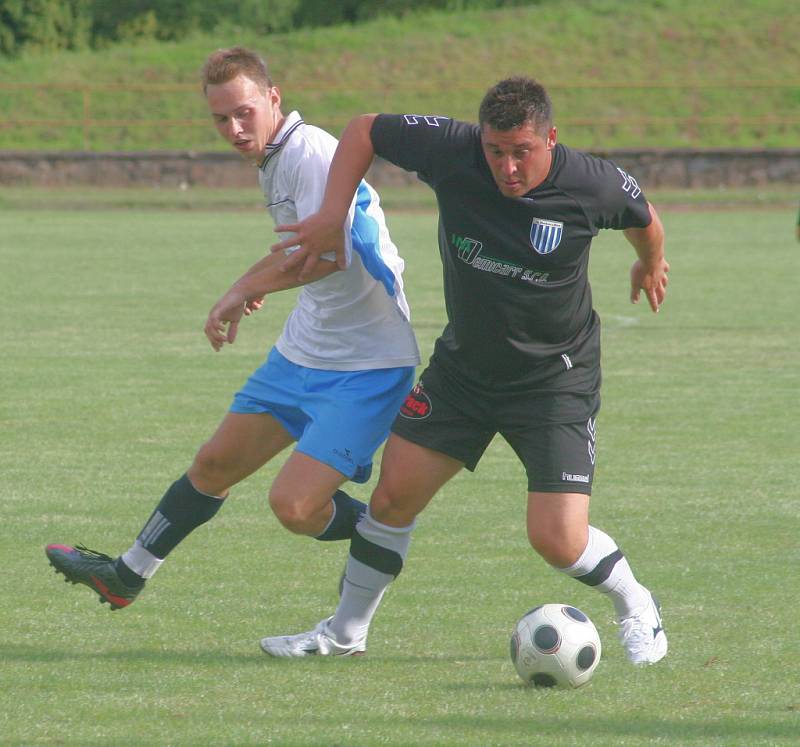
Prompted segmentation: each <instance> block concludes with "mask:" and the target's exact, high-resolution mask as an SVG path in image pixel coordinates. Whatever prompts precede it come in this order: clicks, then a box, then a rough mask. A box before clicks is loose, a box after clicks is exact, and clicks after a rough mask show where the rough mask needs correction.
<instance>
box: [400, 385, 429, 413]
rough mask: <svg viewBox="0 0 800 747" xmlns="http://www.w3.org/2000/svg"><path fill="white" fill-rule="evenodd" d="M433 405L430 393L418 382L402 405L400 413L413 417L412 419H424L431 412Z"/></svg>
mask: <svg viewBox="0 0 800 747" xmlns="http://www.w3.org/2000/svg"><path fill="white" fill-rule="evenodd" d="M432 409H433V405H431V401H430V399H428V395H427V394H425V390H424V389H423V388H422V386H421V385H420V384H417V385H416V386H415V387H414V388H413V389H412V390H411V391H410V392H409V394H408V396H407V397H406V401H405V402H403V404H402V406H401V407H400V414H401V415H402V416H403V417H404V418H411V419H412V420H422V419H423V418H427V417H428V415H430V414H431V410H432Z"/></svg>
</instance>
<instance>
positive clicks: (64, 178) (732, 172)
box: [0, 148, 800, 188]
mask: <svg viewBox="0 0 800 747" xmlns="http://www.w3.org/2000/svg"><path fill="white" fill-rule="evenodd" d="M598 155H602V156H604V157H606V158H610V159H612V160H613V161H615V162H616V163H617V164H618V165H619V166H620V167H622V168H623V169H625V170H626V171H628V172H629V173H631V174H633V175H634V176H635V177H636V179H637V181H638V182H639V183H640V184H642V185H643V186H645V187H647V188H653V187H725V186H727V187H763V186H766V185H770V184H791V185H795V184H797V185H800V148H797V149H772V150H738V149H728V150H680V149H664V150H609V151H602V152H598ZM368 178H369V179H370V181H371V182H372V183H373V184H374V185H375V186H381V185H384V184H403V183H406V182H412V181H415V177H414V176H413V175H410V174H406V173H405V172H402V171H400V170H399V169H397V168H395V167H394V166H392V165H390V164H387V163H385V162H382V161H376V163H375V164H374V165H373V167H372V170H371V172H370V174H369V177H368ZM255 180H256V174H255V167H254V166H252V165H251V164H249V163H246V162H244V161H242V160H241V158H240V157H239V156H238V155H237V154H236V153H233V152H231V153H226V152H219V153H216V152H214V153H194V152H189V151H185V152H184V151H163V152H161V151H154V152H140V153H83V152H74V153H71V152H60V151H59V152H34V151H30V152H28V151H0V186H22V185H35V186H43V187H59V186H64V187H68V186H87V185H91V186H109V187H127V186H131V187H137V186H138V187H151V186H162V187H180V186H181V185H186V186H192V187H201V186H203V187H252V186H253V184H254V183H255Z"/></svg>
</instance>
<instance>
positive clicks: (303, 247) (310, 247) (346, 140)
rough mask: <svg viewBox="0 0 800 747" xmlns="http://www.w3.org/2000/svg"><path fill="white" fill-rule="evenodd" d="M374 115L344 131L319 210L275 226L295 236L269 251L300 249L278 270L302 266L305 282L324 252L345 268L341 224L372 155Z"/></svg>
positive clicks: (342, 225) (357, 118)
mask: <svg viewBox="0 0 800 747" xmlns="http://www.w3.org/2000/svg"><path fill="white" fill-rule="evenodd" d="M376 116H377V114H362V115H361V116H358V117H356V118H355V119H352V120H351V121H350V123H349V124H348V125H347V127H346V128H345V130H344V132H343V133H342V137H341V140H340V141H339V145H338V147H337V148H336V153H335V154H334V156H333V160H332V161H331V167H330V171H329V172H328V182H327V186H326V187H325V197H324V198H323V200H322V205H320V209H319V211H318V212H317V213H316V214H315V215H311V216H309V217H308V218H306V219H305V220H302V221H299V222H298V223H291V224H286V225H282V226H276V227H275V230H276V231H278V232H291V233H293V234H294V236H292V237H290V238H288V239H284V240H283V241H280V242H278V243H277V244H275V245H274V246H273V247H272V250H273V251H274V252H280V251H282V250H285V249H289V248H291V247H299V248H298V249H297V250H296V251H294V252H293V253H292V254H291V255H290V256H289V257H287V258H286V259H284V261H283V263H282V265H281V269H283V270H284V271H286V272H289V271H291V270H293V269H294V268H297V267H301V269H300V272H299V279H300V280H301V281H307V279H308V278H309V277H311V273H312V272H313V270H314V267H315V266H316V264H317V263H318V262H319V259H320V257H321V256H322V255H323V254H325V253H326V252H330V251H335V252H336V263H337V264H338V265H339V267H340V268H341V269H345V268H346V266H347V262H346V258H345V253H344V222H345V219H346V218H347V212H348V211H349V210H350V205H351V204H352V202H353V197H354V196H355V193H356V190H357V189H358V185H359V183H360V182H361V180H362V179H363V178H364V175H365V174H366V173H367V169H369V166H370V164H371V163H372V158H373V156H374V155H375V150H374V148H373V146H372V139H371V137H370V131H371V129H372V123H373V121H374V120H375V117H376Z"/></svg>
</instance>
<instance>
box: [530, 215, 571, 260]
mask: <svg viewBox="0 0 800 747" xmlns="http://www.w3.org/2000/svg"><path fill="white" fill-rule="evenodd" d="M563 235H564V224H563V223H559V222H558V221H556V220H544V218H534V219H533V222H532V223H531V245H532V246H533V248H534V249H535V250H536V252H537V253H539V254H550V253H551V252H554V251H555V250H556V249H558V245H559V244H560V243H561V237H562V236H563Z"/></svg>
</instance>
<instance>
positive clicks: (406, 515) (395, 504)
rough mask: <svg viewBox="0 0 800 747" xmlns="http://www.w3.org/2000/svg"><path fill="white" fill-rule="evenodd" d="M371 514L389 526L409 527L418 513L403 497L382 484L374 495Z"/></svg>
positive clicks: (370, 509) (371, 502) (376, 519)
mask: <svg viewBox="0 0 800 747" xmlns="http://www.w3.org/2000/svg"><path fill="white" fill-rule="evenodd" d="M369 512H370V514H371V515H372V518H373V519H375V521H379V522H380V523H381V524H388V525H389V526H397V527H404V526H408V525H409V524H411V522H413V521H414V519H415V518H416V513H415V512H414V510H413V509H412V507H411V506H409V505H408V502H407V501H405V500H404V499H403V498H402V496H400V495H399V494H397V493H394V492H392V491H391V490H389V489H387V488H386V487H385V486H382V485H381V484H380V483H378V486H377V487H376V488H375V491H374V492H373V493H372V498H371V499H370V502H369Z"/></svg>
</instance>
